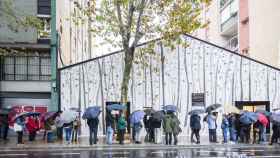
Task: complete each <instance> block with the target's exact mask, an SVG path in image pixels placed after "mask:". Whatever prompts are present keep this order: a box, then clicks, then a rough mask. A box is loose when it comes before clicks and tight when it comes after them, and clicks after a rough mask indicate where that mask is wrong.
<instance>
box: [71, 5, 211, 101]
mask: <svg viewBox="0 0 280 158" xmlns="http://www.w3.org/2000/svg"><path fill="white" fill-rule="evenodd" d="M209 3H210V0H99V1H96V0H90V1H89V3H88V6H87V7H86V8H82V7H81V5H80V4H79V3H78V2H75V4H76V7H77V8H79V9H80V10H81V11H82V12H81V13H82V14H81V15H79V16H78V18H75V21H74V22H75V23H76V24H81V23H83V22H84V21H85V18H88V19H90V20H91V23H92V24H91V26H92V27H91V31H92V33H93V35H95V36H98V37H99V38H102V39H103V40H104V41H106V42H108V43H110V44H111V45H112V46H116V47H117V46H118V47H120V48H122V49H123V50H124V63H125V67H124V72H123V78H122V84H121V102H124V103H125V102H127V93H128V84H129V81H130V74H131V70H132V66H133V63H134V62H139V59H145V58H146V57H145V52H146V53H152V51H147V50H145V51H142V53H140V54H143V56H144V58H143V57H140V58H139V57H135V56H136V55H135V48H136V46H137V45H138V44H139V42H140V41H147V40H151V39H156V38H159V37H161V38H162V39H163V40H162V41H163V44H164V45H165V46H169V47H171V48H175V47H174V46H175V44H179V43H181V44H182V43H183V42H184V41H182V40H181V39H180V38H178V37H179V36H180V35H181V34H184V33H192V32H193V31H195V30H197V29H199V28H203V27H205V26H206V24H203V23H202V22H201V20H200V18H199V15H200V13H201V11H202V8H203V6H206V5H209ZM150 48H152V47H150ZM146 49H147V48H146ZM143 52H144V53H143ZM135 58H137V60H135ZM143 61H145V60H143Z"/></svg>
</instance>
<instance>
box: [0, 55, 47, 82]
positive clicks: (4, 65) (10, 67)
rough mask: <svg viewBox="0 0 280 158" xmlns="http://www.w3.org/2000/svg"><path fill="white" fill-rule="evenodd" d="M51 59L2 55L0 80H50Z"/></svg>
mask: <svg viewBox="0 0 280 158" xmlns="http://www.w3.org/2000/svg"><path fill="white" fill-rule="evenodd" d="M50 79H51V59H50V57H41V56H5V57H3V56H2V57H1V67H0V80H5V81H13V80H18V81H49V80H50Z"/></svg>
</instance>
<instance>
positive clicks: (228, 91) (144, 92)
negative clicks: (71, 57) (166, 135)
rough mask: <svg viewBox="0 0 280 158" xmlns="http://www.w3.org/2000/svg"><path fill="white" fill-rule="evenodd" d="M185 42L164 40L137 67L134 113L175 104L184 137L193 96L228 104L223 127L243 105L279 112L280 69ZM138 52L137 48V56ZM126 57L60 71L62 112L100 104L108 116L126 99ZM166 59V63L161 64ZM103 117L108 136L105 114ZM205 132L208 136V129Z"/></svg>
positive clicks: (132, 89) (108, 57)
mask: <svg viewBox="0 0 280 158" xmlns="http://www.w3.org/2000/svg"><path fill="white" fill-rule="evenodd" d="M181 38H182V39H183V40H185V41H186V42H187V43H188V44H189V46H188V47H184V46H183V45H177V46H176V49H174V50H172V49H170V48H166V47H164V46H162V45H161V42H160V41H159V42H158V43H157V45H156V47H155V48H154V50H155V52H156V53H155V54H151V55H149V57H148V61H147V63H146V64H144V65H142V64H141V62H140V63H138V64H134V66H133V70H132V74H131V80H130V82H129V86H128V87H129V93H128V100H129V102H130V111H131V112H133V111H135V110H139V109H143V108H144V107H151V108H153V109H155V110H161V109H162V105H170V104H171V105H175V106H177V109H178V112H177V115H178V117H179V120H180V122H181V124H180V125H181V127H182V129H183V133H182V135H188V134H190V128H189V115H188V112H189V111H191V110H192V109H194V108H196V104H197V103H196V101H195V99H194V97H193V96H197V94H199V95H200V94H202V95H201V96H202V97H203V99H200V100H204V102H203V103H199V104H201V105H202V106H204V107H207V106H209V105H211V104H221V105H222V108H220V109H218V112H219V116H218V122H217V124H221V118H222V115H221V114H222V113H226V112H227V109H226V107H228V106H237V102H240V101H241V102H251V103H253V102H254V101H257V102H258V103H265V102H266V105H260V106H252V107H253V110H256V109H262V110H268V111H270V110H271V111H272V110H273V109H275V108H279V105H280V99H279V97H280V93H279V92H280V91H279V88H280V82H279V81H280V80H279V76H280V71H279V69H278V68H275V67H272V66H270V65H267V64H264V63H262V62H259V61H256V60H254V59H251V58H249V57H246V56H243V55H240V54H238V53H235V52H233V51H229V50H226V49H224V48H223V47H219V46H217V45H214V44H211V43H207V42H205V41H203V40H200V39H197V38H194V37H193V36H189V35H182V37H181ZM143 47H145V46H143ZM137 53H139V52H138V51H137V50H136V54H135V55H137ZM123 58H124V55H123V53H122V52H118V53H114V54H110V55H106V56H104V57H100V58H96V59H92V60H91V61H87V62H82V63H80V64H76V65H73V66H68V67H64V68H62V69H60V75H61V83H60V88H61V107H62V109H69V108H78V109H80V110H81V112H82V113H83V112H84V111H85V109H86V108H87V107H88V106H90V105H98V106H101V107H102V108H103V113H105V110H104V109H105V106H106V102H115V101H119V100H120V95H121V80H122V76H121V75H120V74H122V72H123V71H124V67H123V66H122V65H123ZM163 58H164V59H165V60H160V59H163ZM241 108H243V109H244V110H248V109H249V108H248V107H246V108H245V106H243V107H241ZM203 116H205V115H202V117H203ZM99 119H100V126H101V127H100V128H99V132H100V134H102V131H103V129H104V126H103V125H104V124H103V121H104V120H103V117H102V115H100V118H99ZM201 123H203V122H201ZM82 129H84V130H82V134H84V135H86V134H88V133H87V132H88V130H85V129H87V127H86V122H84V121H83V122H82ZM218 130H220V128H218ZM203 133H207V128H204V129H203ZM219 133H220V131H219ZM103 134H104V133H103Z"/></svg>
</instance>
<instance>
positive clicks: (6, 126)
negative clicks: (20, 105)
mask: <svg viewBox="0 0 280 158" xmlns="http://www.w3.org/2000/svg"><path fill="white" fill-rule="evenodd" d="M0 124H2V130H3V131H2V132H3V139H4V140H8V139H7V137H8V132H9V117H8V115H2V119H1V123H0ZM0 128H1V127H0ZM0 130H1V129H0ZM0 137H1V132H0Z"/></svg>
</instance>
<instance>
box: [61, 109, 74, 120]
mask: <svg viewBox="0 0 280 158" xmlns="http://www.w3.org/2000/svg"><path fill="white" fill-rule="evenodd" d="M77 116H78V113H77V112H76V111H72V110H68V111H63V113H62V114H61V122H63V123H70V122H72V121H74V120H75V119H76V118H77Z"/></svg>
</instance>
